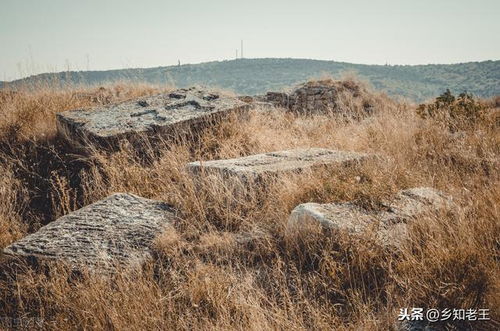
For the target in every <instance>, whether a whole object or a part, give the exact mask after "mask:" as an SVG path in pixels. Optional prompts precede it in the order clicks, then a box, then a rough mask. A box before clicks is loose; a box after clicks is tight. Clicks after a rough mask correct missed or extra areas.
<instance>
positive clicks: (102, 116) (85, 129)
mask: <svg viewBox="0 0 500 331" xmlns="http://www.w3.org/2000/svg"><path fill="white" fill-rule="evenodd" d="M250 107H251V105H250V104H248V103H245V102H243V101H241V100H239V99H238V98H235V97H234V98H233V97H228V96H224V95H222V94H220V93H217V92H215V91H211V90H203V89H196V88H190V89H179V90H176V91H174V92H171V93H164V94H157V95H154V96H150V97H146V98H141V99H136V100H132V101H127V102H123V103H119V104H114V105H110V106H106V107H102V108H94V109H79V110H70V111H66V112H62V113H59V114H57V127H58V131H59V133H60V134H61V135H62V136H64V137H66V138H67V139H68V140H69V141H70V142H76V143H82V142H86V141H88V140H90V141H92V142H97V143H99V144H102V145H106V146H113V145H114V144H116V142H117V141H119V140H121V139H124V138H125V139H128V140H133V139H134V138H138V137H140V136H141V135H144V134H146V135H147V136H149V137H151V136H153V137H158V136H160V137H169V136H170V135H174V134H176V133H179V132H188V131H189V130H193V129H194V130H196V129H198V128H200V127H201V126H202V125H203V124H205V125H206V124H209V123H210V122H212V121H217V120H220V119H221V118H223V117H224V116H226V115H228V114H229V113H231V112H238V111H245V110H248V109H249V108H250Z"/></svg>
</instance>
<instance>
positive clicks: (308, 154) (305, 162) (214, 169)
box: [187, 148, 368, 178]
mask: <svg viewBox="0 0 500 331" xmlns="http://www.w3.org/2000/svg"><path fill="white" fill-rule="evenodd" d="M367 157H368V154H364V153H357V152H348V151H337V150H329V149H324V148H308V149H293V150H286V151H278V152H271V153H264V154H255V155H250V156H246V157H240V158H235V159H226V160H212V161H196V162H191V163H189V164H188V165H187V167H188V170H189V171H190V172H191V173H194V174H200V173H202V172H205V173H210V174H218V175H222V176H238V177H240V178H258V177H261V176H265V175H277V174H287V173H297V172H301V171H304V170H308V169H311V168H315V167H320V166H325V165H339V166H347V165H352V164H357V163H359V162H361V161H363V160H365V159H366V158H367Z"/></svg>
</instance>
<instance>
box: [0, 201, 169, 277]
mask: <svg viewBox="0 0 500 331" xmlns="http://www.w3.org/2000/svg"><path fill="white" fill-rule="evenodd" d="M175 215H176V212H175V210H173V209H172V208H171V207H169V206H168V205H166V204H165V203H163V202H160V201H155V200H149V199H145V198H141V197H138V196H136V195H133V194H124V193H118V194H113V195H111V196H109V197H107V198H105V199H103V200H100V201H98V202H96V203H93V204H91V205H88V206H86V207H84V208H81V209H79V210H77V211H74V212H72V213H69V214H68V215H65V216H63V217H61V218H59V219H57V220H56V221H54V222H51V223H49V224H48V225H46V226H44V227H42V228H41V229H40V230H38V231H37V232H35V233H33V234H30V235H28V236H26V237H24V238H22V239H20V240H19V241H17V242H14V243H13V244H11V245H10V246H8V247H6V248H5V249H4V251H3V252H4V254H6V255H7V256H10V257H17V258H22V259H26V260H28V261H29V262H34V263H36V264H38V263H40V262H42V261H60V262H63V263H66V264H69V265H70V266H71V267H73V268H74V269H79V268H80V267H87V268H89V269H90V270H95V271H98V272H99V271H112V270H113V269H114V268H116V267H120V268H127V269H129V268H137V267H139V266H140V265H141V264H142V263H143V262H145V261H146V260H147V259H148V258H150V257H151V250H150V248H151V245H152V243H153V240H154V239H155V237H156V236H157V235H158V234H160V233H161V232H163V231H165V230H167V229H168V228H169V227H171V226H172V224H173V222H175V220H176V216H175ZM172 229H173V227H172Z"/></svg>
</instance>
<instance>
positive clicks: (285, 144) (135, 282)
mask: <svg viewBox="0 0 500 331" xmlns="http://www.w3.org/2000/svg"><path fill="white" fill-rule="evenodd" d="M160 91H165V89H164V88H160V87H155V86H146V85H113V86H107V87H105V88H88V89H79V90H75V89H52V88H50V87H40V88H38V89H36V90H32V91H24V92H23V91H18V92H9V91H6V90H2V91H0V169H1V173H0V229H1V231H0V249H2V248H4V247H5V246H7V245H8V244H10V243H11V242H13V241H15V240H16V239H18V238H21V237H23V236H24V235H26V234H27V233H31V232H34V231H36V230H37V229H38V228H39V227H40V226H42V225H44V224H47V223H48V222H50V221H51V220H54V219H56V218H57V217H59V216H61V215H64V214H67V213H68V212H70V211H72V210H75V209H78V208H80V207H82V206H84V205H87V204H89V203H92V202H95V201H97V200H99V199H101V198H104V197H105V196H107V195H109V194H110V193H113V192H131V193H135V194H138V195H141V196H144V197H147V198H154V199H160V200H164V201H166V202H168V203H170V204H172V205H173V206H175V207H177V208H179V209H180V210H181V211H182V221H181V222H180V223H179V224H178V225H177V226H176V231H175V232H168V233H166V234H164V235H162V236H160V237H159V238H158V239H157V241H156V248H155V258H154V260H153V261H152V262H151V263H150V264H148V265H147V266H145V268H144V270H143V271H142V272H141V273H140V274H137V273H135V274H134V273H128V272H127V271H126V270H124V271H123V272H122V273H120V274H119V275H116V276H114V277H113V278H112V279H111V280H106V279H102V278H99V277H97V276H93V275H84V276H82V277H78V278H75V277H72V276H71V275H70V273H68V271H67V270H65V269H64V267H62V266H53V267H52V268H51V269H49V270H44V272H36V271H32V270H31V269H30V268H28V267H27V266H24V265H14V264H12V263H11V261H9V260H7V259H3V260H1V261H0V263H1V264H0V317H2V318H3V322H4V324H6V323H7V324H8V323H9V321H16V320H23V319H25V320H26V319H28V320H29V319H32V320H31V321H35V323H39V324H42V323H43V328H45V329H54V330H66V329H80V330H84V329H85V330H87V329H116V330H123V329H126V330H157V329H172V330H174V329H190V330H192V329H203V330H205V329H217V330H221V329H222V330H228V329H251V330H262V329H288V330H292V329H293V330H296V329H325V330H332V329H336V330H388V329H392V328H394V327H395V326H396V324H397V323H396V322H397V316H398V312H399V309H400V308H404V307H409V308H412V307H424V308H438V309H443V308H464V309H467V308H475V309H479V308H485V309H490V317H491V319H492V320H491V321H489V322H478V321H476V322H471V324H470V325H468V324H465V323H464V322H460V323H456V324H455V326H456V327H459V328H467V327H470V328H473V329H484V330H488V329H491V330H495V329H498V328H499V327H500V324H499V323H498V321H499V320H500V311H499V310H498V307H500V264H499V254H500V245H499V238H500V222H499V220H500V210H499V206H500V176H499V171H498V170H499V169H498V164H499V163H498V161H499V157H500V154H499V153H500V144H499V143H500V139H499V138H500V130H499V125H500V120H499V109H500V108H499V102H498V99H497V100H496V101H495V100H484V101H481V105H482V106H481V107H482V108H481V109H482V110H481V111H482V115H481V116H480V117H474V118H473V120H471V117H470V116H469V115H470V114H469V115H468V114H464V115H463V116H448V115H446V114H444V115H442V116H427V117H425V116H423V115H422V111H420V115H419V113H418V112H417V109H416V108H417V107H416V106H415V105H411V104H402V103H397V102H395V101H393V100H391V99H390V98H388V97H387V96H385V95H382V94H378V93H375V92H373V96H372V98H373V100H374V103H375V114H374V115H373V116H371V117H367V118H365V119H362V120H352V121H349V120H345V119H339V118H336V117H334V116H327V115H315V116H307V117H305V116H300V115H294V114H291V113H287V112H285V111H281V110H276V111H273V112H260V111H253V112H251V114H250V116H249V117H248V118H245V119H238V118H231V119H229V120H228V121H225V122H223V123H221V124H220V125H219V126H217V127H213V128H210V129H208V130H206V131H204V132H200V133H199V135H198V137H197V139H194V140H192V141H185V142H178V143H175V144H173V143H169V142H163V143H158V144H155V146H147V145H145V146H144V147H143V148H142V150H141V152H140V153H138V152H137V151H134V150H133V149H131V148H130V146H128V145H127V144H123V145H122V146H121V149H120V151H118V152H116V153H113V154H109V153H104V152H99V151H94V152H92V153H88V154H85V155H82V154H77V153H75V152H74V151H73V150H72V149H71V148H70V146H68V145H67V143H66V142H65V141H63V140H62V139H60V138H59V137H58V136H57V135H56V126H55V114H56V113H57V112H60V111H64V110H68V109H74V108H79V107H87V106H98V105H104V104H108V103H112V102H118V101H122V100H126V99H130V98H134V97H138V96H144V95H151V94H153V93H157V92H160ZM343 104H344V107H346V109H351V110H352V108H353V107H359V105H357V104H356V102H355V100H353V99H349V97H348V96H346V97H345V98H344V100H343ZM298 147H325V148H331V149H342V150H352V151H360V152H370V153H378V154H381V155H384V156H386V161H385V162H369V163H367V164H365V165H363V166H362V167H360V168H357V169H343V170H339V171H338V172H321V173H317V174H314V175H308V176H303V177H296V178H284V179H282V180H280V181H275V182H273V183H269V184H268V185H269V186H268V189H267V190H266V192H260V191H258V190H252V189H250V190H249V192H248V194H247V196H245V197H244V198H239V197H238V196H237V195H234V194H233V193H234V192H233V191H232V188H231V187H227V186H224V185H221V183H213V182H208V181H207V182H204V183H203V185H202V186H201V188H200V187H199V186H196V185H195V183H193V180H192V178H191V177H190V176H189V175H188V174H187V172H186V170H185V164H186V163H187V162H190V161H193V160H199V159H203V160H208V159H218V158H230V157H237V156H244V155H250V154H256V153H261V152H269V151H276V150H284V149H290V148H298ZM153 154H154V155H155V158H149V161H145V160H144V157H143V155H153ZM158 154H159V157H158ZM416 186H432V187H435V188H438V189H440V190H442V191H444V192H447V193H448V194H450V195H452V196H453V197H454V200H455V202H456V204H457V205H458V208H457V209H456V210H453V211H451V212H448V213H441V214H436V215H432V216H429V217H425V218H422V219H419V220H417V221H416V222H414V223H413V224H412V226H411V240H410V242H409V243H408V244H407V245H405V246H404V247H403V248H402V249H401V250H400V251H395V250H390V249H384V248H382V247H379V246H378V245H377V244H376V242H375V240H373V238H372V237H370V234H367V235H366V236H361V237H359V238H349V237H330V236H324V235H322V234H321V233H315V232H312V233H311V234H310V236H304V237H300V238H294V239H293V240H292V239H290V238H288V237H287V236H286V235H285V227H286V222H287V218H288V215H289V214H290V211H291V210H292V209H293V208H294V207H295V206H296V205H297V204H299V203H303V202H310V201H314V202H325V203H326V202H343V201H350V200H355V201H356V203H358V204H361V205H363V206H364V207H366V208H374V209H376V208H378V206H379V202H380V201H381V200H382V199H385V198H389V197H391V196H393V195H394V194H395V193H396V192H397V191H398V190H400V189H404V188H411V187H416ZM242 238H247V239H248V238H250V240H241V239H242ZM5 317H6V318H5ZM1 322H2V319H0V327H1Z"/></svg>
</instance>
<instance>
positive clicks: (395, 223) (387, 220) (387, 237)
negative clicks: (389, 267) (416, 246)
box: [288, 187, 451, 246]
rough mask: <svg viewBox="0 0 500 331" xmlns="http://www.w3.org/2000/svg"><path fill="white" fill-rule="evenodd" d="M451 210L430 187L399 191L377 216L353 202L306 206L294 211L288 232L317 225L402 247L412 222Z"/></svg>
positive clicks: (449, 201)
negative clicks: (370, 233)
mask: <svg viewBox="0 0 500 331" xmlns="http://www.w3.org/2000/svg"><path fill="white" fill-rule="evenodd" d="M450 206H451V198H450V197H448V196H447V195H446V194H444V193H442V192H440V191H438V190H435V189H433V188H429V187H418V188H412V189H408V190H403V191H400V192H399V193H398V194H397V195H396V197H395V198H394V199H393V200H392V201H389V202H387V203H386V204H384V208H383V210H382V211H379V212H377V213H373V212H369V211H366V210H364V209H361V208H360V207H358V206H356V205H354V204H353V203H350V202H348V203H341V204H338V203H330V204H318V203H304V204H301V205H298V206H297V207H296V208H295V209H294V210H293V211H292V213H291V215H290V218H289V220H288V229H289V230H292V231H296V230H303V229H307V227H308V226H311V225H312V226H314V225H315V224H316V225H320V226H321V227H323V228H326V229H332V230H340V231H343V232H346V233H349V234H359V233H362V232H363V231H370V230H372V231H375V233H376V239H377V240H378V241H379V242H380V243H382V244H383V245H391V246H399V245H400V244H401V243H402V242H403V241H404V240H405V239H406V237H407V234H408V233H407V225H408V223H409V222H410V221H411V220H413V219H415V218H417V217H419V216H423V215H425V214H428V213H432V212H436V211H438V210H439V209H442V208H448V207H450Z"/></svg>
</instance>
